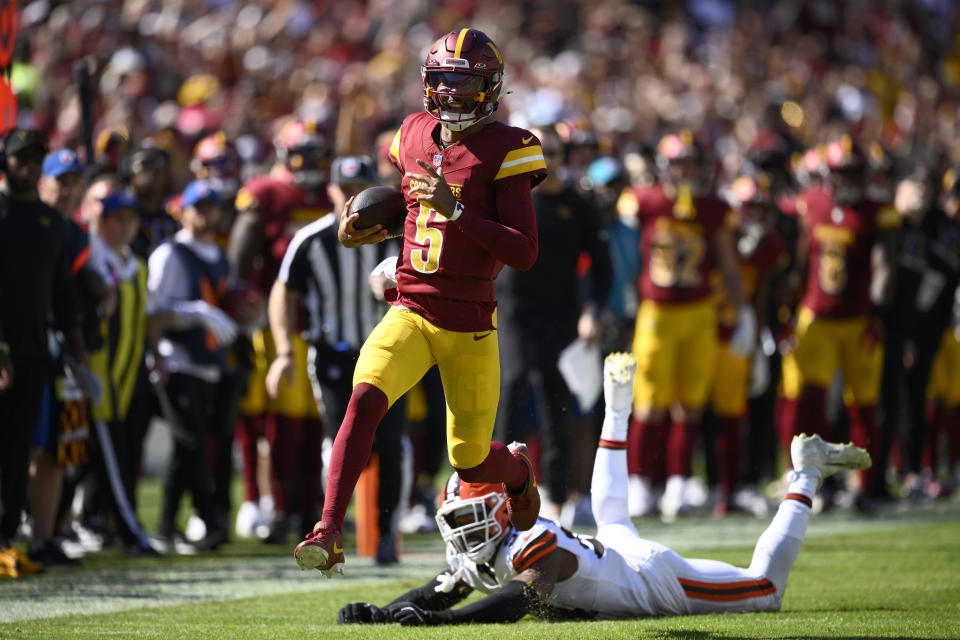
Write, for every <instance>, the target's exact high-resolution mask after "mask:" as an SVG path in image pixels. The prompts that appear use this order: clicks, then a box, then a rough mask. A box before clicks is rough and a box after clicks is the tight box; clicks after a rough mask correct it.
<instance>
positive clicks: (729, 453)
mask: <svg viewBox="0 0 960 640" xmlns="http://www.w3.org/2000/svg"><path fill="white" fill-rule="evenodd" d="M742 420H743V419H742V418H731V417H729V416H727V417H721V416H718V417H717V439H716V441H715V442H714V451H716V456H717V481H718V484H719V485H720V486H721V487H722V488H723V489H724V490H725V491H726V492H727V494H728V495H729V494H731V493H733V491H734V490H735V489H736V488H737V485H739V484H740V448H741V446H742V445H741V443H740V423H741V421H742Z"/></svg>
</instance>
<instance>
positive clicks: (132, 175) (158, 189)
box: [120, 138, 180, 260]
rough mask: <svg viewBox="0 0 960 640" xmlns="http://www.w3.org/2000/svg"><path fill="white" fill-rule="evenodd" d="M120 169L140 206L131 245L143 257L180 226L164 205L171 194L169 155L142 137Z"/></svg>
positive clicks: (150, 139)
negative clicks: (138, 220) (138, 224)
mask: <svg viewBox="0 0 960 640" xmlns="http://www.w3.org/2000/svg"><path fill="white" fill-rule="evenodd" d="M120 171H121V176H122V177H123V178H124V179H125V180H126V181H127V182H128V184H129V185H130V187H131V188H132V189H133V194H134V196H135V197H136V199H137V202H138V203H139V207H140V209H139V212H140V231H139V232H138V233H137V237H136V239H135V240H134V241H133V244H132V245H131V246H132V247H133V251H134V253H136V254H137V255H138V256H140V258H142V259H144V260H146V259H147V258H148V257H149V255H150V254H151V252H152V251H153V250H154V249H156V248H157V247H158V246H159V245H160V243H161V242H163V241H164V240H166V239H167V238H169V237H171V236H173V234H174V233H176V232H177V230H178V229H179V228H180V223H178V222H177V221H176V220H174V219H173V217H172V216H171V215H170V214H169V213H168V212H167V206H166V205H167V199H168V198H169V197H170V196H171V195H172V189H171V185H170V184H169V180H170V154H169V153H168V152H167V151H165V150H163V149H161V148H160V147H159V146H157V143H156V142H155V141H154V140H153V139H152V138H145V139H143V140H141V141H140V142H139V143H138V144H137V146H136V147H135V148H134V150H133V151H132V152H131V153H130V156H129V157H128V158H127V159H126V161H125V162H124V163H123V164H122V165H121V169H120Z"/></svg>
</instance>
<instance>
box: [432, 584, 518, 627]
mask: <svg viewBox="0 0 960 640" xmlns="http://www.w3.org/2000/svg"><path fill="white" fill-rule="evenodd" d="M535 599H536V596H534V595H533V594H532V592H531V591H530V590H529V589H528V588H527V585H526V583H524V582H521V581H520V580H511V581H510V582H508V583H507V585H506V586H505V587H503V588H502V589H501V590H500V591H498V592H496V593H494V594H492V595H489V596H487V597H486V598H481V599H480V600H477V601H476V602H471V603H470V604H468V605H467V606H465V607H460V608H459V609H454V610H450V611H439V612H437V613H436V614H435V615H436V616H437V617H438V618H439V619H440V620H442V621H443V622H444V623H447V624H466V623H470V622H479V623H490V622H516V621H517V620H519V619H520V618H522V617H523V616H525V615H527V613H528V612H529V611H530V609H531V605H532V603H533V602H534V601H535Z"/></svg>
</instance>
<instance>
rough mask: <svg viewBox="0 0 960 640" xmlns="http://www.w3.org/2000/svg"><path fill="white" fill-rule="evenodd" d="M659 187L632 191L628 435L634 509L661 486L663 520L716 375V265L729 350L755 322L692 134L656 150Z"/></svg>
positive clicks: (723, 207) (671, 514) (745, 342)
mask: <svg viewBox="0 0 960 640" xmlns="http://www.w3.org/2000/svg"><path fill="white" fill-rule="evenodd" d="M657 162H658V167H659V169H660V171H661V179H662V182H661V183H659V184H656V185H653V186H650V187H644V188H641V189H636V190H635V191H634V194H633V195H634V198H635V199H636V211H637V219H638V221H639V224H640V229H641V232H640V233H641V240H640V247H639V251H640V253H641V255H642V258H643V271H642V274H641V277H640V282H639V287H640V297H641V299H642V302H641V303H640V310H639V313H638V315H637V328H636V333H635V335H634V343H633V349H634V353H635V354H636V356H637V376H636V381H635V392H634V404H635V411H634V420H633V422H632V425H631V433H630V461H631V464H630V475H631V496H632V497H631V501H632V503H633V504H632V506H631V513H633V514H634V515H645V514H648V513H651V512H652V511H653V510H654V508H655V501H654V497H653V489H654V487H655V486H656V485H658V484H660V483H662V482H663V481H664V480H666V486H665V488H664V493H663V498H662V500H661V501H660V513H661V516H662V517H663V518H664V519H665V520H667V521H670V520H673V519H675V518H676V516H677V514H678V513H679V512H680V511H681V509H683V508H684V506H685V505H684V486H685V484H686V480H687V479H688V478H689V477H690V476H691V464H692V456H693V446H694V444H695V443H696V440H697V437H698V432H699V426H700V420H701V417H702V415H703V407H704V405H705V404H706V402H707V399H708V398H709V392H710V387H711V384H712V381H713V376H714V372H715V369H716V359H717V318H716V315H717V314H716V304H715V302H714V300H713V298H712V293H711V289H710V274H711V273H712V272H713V270H714V269H719V271H720V273H721V277H722V279H723V284H724V286H725V287H726V289H727V292H728V294H729V296H730V302H731V304H732V306H733V308H734V309H736V327H735V329H734V330H733V333H732V335H731V337H730V348H731V350H732V351H733V352H734V353H735V354H738V355H740V356H741V357H746V356H748V355H749V354H750V353H751V351H752V349H753V346H754V342H755V340H756V318H755V316H754V312H753V309H752V308H751V307H750V305H749V304H747V302H746V298H745V297H744V295H743V288H742V285H741V283H740V270H739V262H738V259H737V251H736V248H735V246H734V239H733V231H734V230H735V229H736V218H735V215H734V214H733V212H732V211H731V210H730V207H729V206H728V205H727V204H726V203H725V202H723V201H722V200H720V199H719V198H717V197H716V196H715V195H713V191H712V186H711V178H710V169H709V166H710V165H709V161H708V160H707V158H705V157H704V154H703V151H702V149H701V148H700V146H699V145H698V144H697V143H696V141H695V140H694V138H693V134H692V133H691V132H689V131H682V132H681V133H679V134H670V135H667V136H665V137H664V138H662V139H661V141H660V143H659V145H658V147H657Z"/></svg>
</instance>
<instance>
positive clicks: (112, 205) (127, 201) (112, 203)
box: [100, 190, 137, 216]
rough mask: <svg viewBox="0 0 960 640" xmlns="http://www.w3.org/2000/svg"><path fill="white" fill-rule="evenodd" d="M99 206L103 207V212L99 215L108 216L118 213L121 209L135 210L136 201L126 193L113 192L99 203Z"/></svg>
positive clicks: (122, 191)
mask: <svg viewBox="0 0 960 640" xmlns="http://www.w3.org/2000/svg"><path fill="white" fill-rule="evenodd" d="M100 204H101V205H102V206H103V212H102V213H101V215H104V216H106V215H110V214H111V213H115V212H117V211H120V210H121V209H136V208H137V199H136V198H134V197H133V196H132V195H130V194H129V193H128V192H127V191H124V190H120V191H114V192H113V193H111V194H110V195H108V196H107V197H106V198H104V199H103V200H101V201H100Z"/></svg>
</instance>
